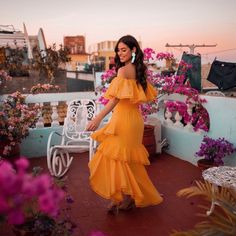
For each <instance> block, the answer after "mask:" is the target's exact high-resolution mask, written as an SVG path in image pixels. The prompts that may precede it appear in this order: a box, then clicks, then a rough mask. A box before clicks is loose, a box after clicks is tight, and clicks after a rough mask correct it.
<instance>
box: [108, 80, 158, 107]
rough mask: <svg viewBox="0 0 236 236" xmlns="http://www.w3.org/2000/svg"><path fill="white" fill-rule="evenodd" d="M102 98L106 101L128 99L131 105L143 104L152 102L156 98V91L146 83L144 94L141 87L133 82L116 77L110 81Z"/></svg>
mask: <svg viewBox="0 0 236 236" xmlns="http://www.w3.org/2000/svg"><path fill="white" fill-rule="evenodd" d="M104 97H105V98H107V99H111V98H113V97H116V98H118V99H129V100H130V102H132V103H144V102H148V101H152V100H154V99H155V98H156V97H157V91H156V90H155V89H154V87H153V86H152V85H151V84H150V83H149V82H148V81H147V89H146V91H145V92H144V91H143V88H142V86H141V85H140V84H137V83H136V81H135V80H133V79H126V78H123V77H116V78H114V79H113V80H112V82H111V84H110V86H109V87H108V89H107V91H106V93H105V94H104Z"/></svg>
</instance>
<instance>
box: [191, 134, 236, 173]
mask: <svg viewBox="0 0 236 236" xmlns="http://www.w3.org/2000/svg"><path fill="white" fill-rule="evenodd" d="M234 152H236V148H234V145H233V144H232V143H231V142H229V141H228V140H226V139H225V138H218V139H213V138H210V137H208V136H206V135H205V136H204V137H203V140H202V142H201V145H200V149H199V150H198V151H197V152H196V153H195V156H196V157H203V159H200V160H198V166H199V167H201V168H205V169H206V168H208V167H210V166H219V165H223V164H224V162H223V158H224V157H226V156H227V155H230V154H232V153H234Z"/></svg>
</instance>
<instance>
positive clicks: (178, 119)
mask: <svg viewBox="0 0 236 236" xmlns="http://www.w3.org/2000/svg"><path fill="white" fill-rule="evenodd" d="M181 120H182V116H181V115H180V114H179V112H178V111H177V112H176V113H175V123H174V126H177V127H183V126H184V125H183V124H182V123H181V122H180V121H181Z"/></svg>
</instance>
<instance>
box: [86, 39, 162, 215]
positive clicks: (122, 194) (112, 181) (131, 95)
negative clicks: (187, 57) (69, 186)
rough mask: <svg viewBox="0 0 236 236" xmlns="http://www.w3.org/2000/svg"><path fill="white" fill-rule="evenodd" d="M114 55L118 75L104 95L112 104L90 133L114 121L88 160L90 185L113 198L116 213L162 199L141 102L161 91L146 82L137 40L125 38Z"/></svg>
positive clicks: (90, 127)
mask: <svg viewBox="0 0 236 236" xmlns="http://www.w3.org/2000/svg"><path fill="white" fill-rule="evenodd" d="M115 53H116V55H115V63H116V70H117V77H116V78H114V79H113V80H112V82H111V84H110V86H109V88H108V90H107V92H106V93H105V95H104V96H105V97H106V98H108V99H109V102H108V103H107V105H106V106H105V108H104V109H103V110H102V111H101V112H100V113H99V114H98V115H97V116H96V117H95V118H94V119H93V120H92V121H91V122H89V124H88V126H87V130H90V131H94V130H96V129H97V128H98V126H99V124H100V122H101V121H102V120H103V118H104V117H105V116H106V115H107V114H108V113H109V112H111V111H113V114H112V117H111V119H110V121H109V123H108V124H107V125H105V126H104V127H103V128H101V129H99V130H98V131H96V132H94V133H93V134H92V138H93V139H95V140H97V141H98V142H100V145H99V147H98V149H97V151H96V153H95V155H94V157H93V158H92V160H91V161H90V162H89V168H90V185H91V187H92V189H93V190H94V191H95V192H96V193H97V194H99V195H100V196H102V197H104V198H106V199H110V200H111V204H110V205H109V207H108V212H111V213H114V212H117V211H118V210H129V209H132V208H133V207H135V206H137V207H145V206H148V205H157V204H159V203H160V202H162V200H163V199H162V197H161V196H160V194H159V193H158V192H157V190H156V189H155V187H154V186H153V184H152V182H151V180H150V179H149V177H148V175H147V172H146V169H145V166H144V165H149V164H150V162H149V159H148V152H147V150H146V149H145V147H144V146H143V144H142V138H143V131H144V121H143V118H142V115H141V113H140V111H139V108H138V106H139V104H140V103H143V102H147V101H151V100H153V99H154V98H156V95H157V92H156V90H155V89H154V88H153V87H152V86H151V84H149V83H148V82H147V81H146V76H145V72H146V66H145V65H144V63H143V52H142V50H141V49H140V46H139V44H138V42H137V40H136V39H135V38H134V37H133V36H130V35H127V36H123V37H122V38H120V39H119V41H118V42H117V45H116V47H115Z"/></svg>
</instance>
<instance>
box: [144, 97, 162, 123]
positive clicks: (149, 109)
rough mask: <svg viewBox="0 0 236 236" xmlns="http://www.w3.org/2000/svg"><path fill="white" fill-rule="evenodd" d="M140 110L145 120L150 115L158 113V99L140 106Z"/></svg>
mask: <svg viewBox="0 0 236 236" xmlns="http://www.w3.org/2000/svg"><path fill="white" fill-rule="evenodd" d="M139 110H140V111H141V113H142V116H143V118H144V120H146V119H147V116H148V115H151V114H153V113H157V112H158V110H159V109H158V99H157V98H156V99H154V100H153V101H152V102H148V103H143V104H140V106H139Z"/></svg>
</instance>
